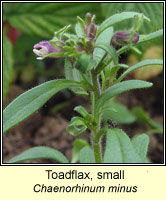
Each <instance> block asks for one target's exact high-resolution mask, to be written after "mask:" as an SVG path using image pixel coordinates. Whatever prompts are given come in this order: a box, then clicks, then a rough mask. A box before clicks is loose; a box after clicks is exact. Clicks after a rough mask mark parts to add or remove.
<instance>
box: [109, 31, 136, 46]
mask: <svg viewBox="0 0 166 200" xmlns="http://www.w3.org/2000/svg"><path fill="white" fill-rule="evenodd" d="M138 40H139V34H137V33H135V34H134V35H133V37H132V38H131V32H130V31H118V32H116V33H115V34H114V35H113V37H112V39H111V45H112V46H113V47H116V46H117V45H127V44H132V43H137V42H138Z"/></svg>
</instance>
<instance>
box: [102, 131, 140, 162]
mask: <svg viewBox="0 0 166 200" xmlns="http://www.w3.org/2000/svg"><path fill="white" fill-rule="evenodd" d="M142 162H143V160H142V159H141V158H140V156H139V155H138V153H137V151H136V150H135V148H134V147H133V145H132V143H131V140H130V138H129V137H128V136H127V135H126V133H124V132H123V131H122V130H121V129H117V128H114V129H109V130H108V132H107V138H106V149H105V153H104V163H142Z"/></svg>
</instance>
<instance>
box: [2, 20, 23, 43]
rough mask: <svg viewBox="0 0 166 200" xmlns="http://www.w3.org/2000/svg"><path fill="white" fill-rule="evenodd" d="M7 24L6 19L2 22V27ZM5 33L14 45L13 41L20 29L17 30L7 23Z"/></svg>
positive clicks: (18, 34)
mask: <svg viewBox="0 0 166 200" xmlns="http://www.w3.org/2000/svg"><path fill="white" fill-rule="evenodd" d="M8 25H9V24H8V21H4V22H3V28H4V27H5V26H8ZM7 35H8V38H9V40H10V41H11V43H12V44H13V46H14V45H15V43H16V39H17V38H18V37H19V36H20V35H21V31H20V30H18V29H15V28H14V27H12V26H10V25H9V29H8V32H7Z"/></svg>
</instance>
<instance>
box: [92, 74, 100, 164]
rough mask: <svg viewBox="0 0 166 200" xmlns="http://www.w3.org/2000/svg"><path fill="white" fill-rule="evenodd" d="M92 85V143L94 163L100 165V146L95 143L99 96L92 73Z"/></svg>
mask: <svg viewBox="0 0 166 200" xmlns="http://www.w3.org/2000/svg"><path fill="white" fill-rule="evenodd" d="M92 85H93V92H91V104H92V114H93V130H92V140H93V141H92V143H93V150H94V156H95V160H96V163H102V156H101V145H100V142H96V136H97V132H98V131H99V130H100V117H98V118H96V117H95V103H96V100H97V99H98V98H99V96H100V85H99V82H98V76H97V74H96V73H95V72H94V71H92Z"/></svg>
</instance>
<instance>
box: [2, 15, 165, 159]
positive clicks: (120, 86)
mask: <svg viewBox="0 0 166 200" xmlns="http://www.w3.org/2000/svg"><path fill="white" fill-rule="evenodd" d="M130 18H132V19H133V27H131V29H130V30H118V31H114V25H115V24H116V23H120V22H121V21H124V20H128V19H130ZM143 20H148V21H150V20H149V19H148V18H147V17H145V16H144V15H143V14H140V13H137V12H122V13H119V14H115V15H113V16H110V17H109V18H108V19H106V20H105V21H104V22H103V23H102V24H101V25H97V24H95V16H94V15H92V14H90V13H87V14H86V16H85V20H83V19H82V18H80V17H77V23H76V25H75V34H71V33H70V32H69V30H70V25H68V26H65V27H64V28H62V29H60V30H59V31H57V32H55V34H54V37H53V38H52V39H51V40H50V41H41V42H39V43H38V44H35V45H34V48H33V52H34V53H35V54H36V55H37V59H40V60H42V59H45V58H47V57H53V58H59V57H64V58H65V66H64V67H65V79H57V80H51V81H48V82H45V83H43V84H41V85H39V86H37V87H34V88H32V89H30V90H28V91H27V92H25V93H23V94H22V95H20V96H19V97H17V98H16V99H15V100H14V101H13V102H11V103H10V104H9V105H8V106H7V107H6V108H5V109H4V112H3V132H4V133H6V132H7V131H8V130H9V129H10V128H12V127H13V126H15V125H16V124H18V123H20V122H21V121H23V120H24V119H26V118H27V117H28V116H30V115H31V114H33V113H34V112H36V111H37V110H38V109H39V108H40V107H42V106H43V105H44V104H45V103H46V102H47V101H48V100H49V99H50V98H51V97H52V96H53V95H55V94H56V93H57V92H59V91H61V90H64V89H67V88H69V89H71V90H72V91H73V92H74V93H76V94H78V95H87V96H88V97H89V99H90V102H91V112H88V111H87V110H86V109H85V108H84V107H83V106H81V105H80V106H77V107H75V108H74V110H75V111H76V112H77V113H79V116H75V117H73V118H72V119H71V122H70V124H69V126H68V127H67V131H68V133H69V134H70V135H72V136H74V137H77V136H80V135H81V134H84V133H86V130H87V129H88V130H89V131H90V135H91V144H88V143H87V142H86V141H85V140H83V139H76V140H75V142H74V146H73V149H72V160H71V161H69V160H68V159H67V158H66V157H65V155H63V154H62V153H61V152H59V151H57V150H55V149H52V148H50V147H45V146H38V147H33V148H31V149H28V150H26V151H24V152H23V153H21V154H19V155H17V156H15V157H14V158H12V159H11V160H9V163H16V162H22V161H23V160H31V159H37V158H47V159H55V160H57V161H58V162H59V163H69V162H71V163H75V162H80V163H144V162H145V161H146V154H147V149H148V143H149V138H148V136H147V135H146V134H141V135H138V136H136V137H134V138H133V139H132V140H131V139H130V138H129V137H128V136H127V134H126V133H125V132H124V131H123V130H121V129H119V128H116V127H115V126H116V122H115V121H113V120H112V119H111V115H110V119H109V120H108V121H107V124H103V123H102V122H103V113H104V112H105V111H106V110H109V111H111V112H112V113H113V112H117V111H116V110H115V109H114V108H112V107H111V103H110V104H108V102H110V99H112V98H113V97H115V96H117V95H119V94H121V93H123V92H126V91H129V90H133V89H141V88H148V87H151V86H152V83H150V82H146V81H141V80H127V81H125V80H123V79H124V78H125V77H126V76H127V75H128V74H129V73H130V72H132V71H134V70H136V69H138V68H141V67H145V66H148V65H156V64H157V65H162V64H163V62H162V60H159V59H155V60H154V59H153V60H144V61H141V62H139V63H137V64H135V65H134V66H131V67H130V68H129V67H128V66H127V65H126V64H122V63H119V56H120V55H121V54H122V53H124V52H125V51H127V50H129V49H131V50H133V51H135V52H139V53H140V51H139V50H138V49H137V47H136V46H138V45H139V44H142V43H144V42H146V41H149V40H152V39H155V38H157V37H159V36H161V35H162V30H158V31H156V32H153V33H150V34H148V35H139V29H140V28H141V26H143V25H142V24H143ZM120 68H123V70H124V72H123V73H122V74H121V75H120V76H118V74H117V72H118V70H119V69H120ZM119 115H121V113H119ZM103 135H106V145H105V147H103V146H102V143H101V138H102V137H103Z"/></svg>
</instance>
